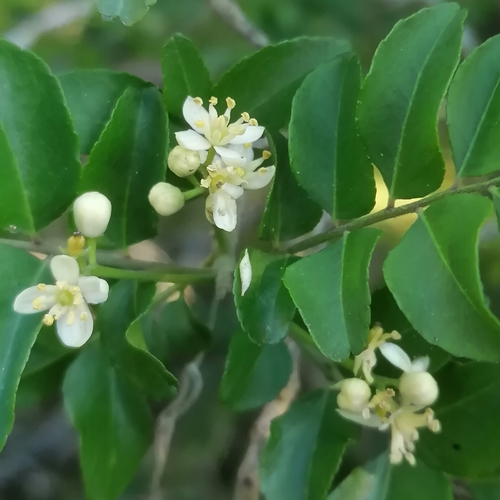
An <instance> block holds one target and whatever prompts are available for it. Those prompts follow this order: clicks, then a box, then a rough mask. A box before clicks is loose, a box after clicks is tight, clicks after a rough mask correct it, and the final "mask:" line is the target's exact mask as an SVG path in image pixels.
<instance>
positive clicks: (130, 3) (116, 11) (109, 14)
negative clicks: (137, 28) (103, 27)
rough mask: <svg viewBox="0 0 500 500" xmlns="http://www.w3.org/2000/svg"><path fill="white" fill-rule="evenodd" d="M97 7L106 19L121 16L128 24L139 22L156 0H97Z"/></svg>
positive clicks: (123, 21)
mask: <svg viewBox="0 0 500 500" xmlns="http://www.w3.org/2000/svg"><path fill="white" fill-rule="evenodd" d="M96 3H97V8H98V9H99V12H100V13H101V14H102V16H103V17H104V18H106V19H114V18H115V17H119V18H120V21H121V22H122V23H123V24H125V25H126V26H132V25H133V24H135V23H137V22H139V21H140V20H141V19H142V18H143V17H144V16H145V15H146V14H147V13H148V10H149V8H150V7H151V6H152V5H154V4H155V3H156V0H96Z"/></svg>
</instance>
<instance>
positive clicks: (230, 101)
mask: <svg viewBox="0 0 500 500" xmlns="http://www.w3.org/2000/svg"><path fill="white" fill-rule="evenodd" d="M226 104H227V107H228V108H229V109H234V107H235V106H236V101H235V100H234V99H232V98H231V97H227V98H226Z"/></svg>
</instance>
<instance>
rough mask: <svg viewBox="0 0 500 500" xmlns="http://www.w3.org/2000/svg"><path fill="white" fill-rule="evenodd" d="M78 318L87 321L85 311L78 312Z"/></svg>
mask: <svg viewBox="0 0 500 500" xmlns="http://www.w3.org/2000/svg"><path fill="white" fill-rule="evenodd" d="M80 320H81V321H87V313H86V312H82V313H80Z"/></svg>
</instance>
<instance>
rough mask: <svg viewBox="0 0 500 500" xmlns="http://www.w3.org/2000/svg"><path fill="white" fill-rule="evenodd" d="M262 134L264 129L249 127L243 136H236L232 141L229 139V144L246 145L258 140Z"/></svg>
mask: <svg viewBox="0 0 500 500" xmlns="http://www.w3.org/2000/svg"><path fill="white" fill-rule="evenodd" d="M263 133H264V127H260V126H252V125H249V126H248V127H247V129H246V130H245V132H244V133H243V134H241V135H237V136H236V137H235V138H234V139H231V140H230V141H229V143H230V144H246V143H248V142H254V141H256V140H257V139H260V138H261V137H262V134H263Z"/></svg>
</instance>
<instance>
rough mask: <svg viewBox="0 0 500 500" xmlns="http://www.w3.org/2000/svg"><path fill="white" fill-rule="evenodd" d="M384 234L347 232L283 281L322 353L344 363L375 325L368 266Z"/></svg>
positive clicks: (290, 269) (295, 266)
mask: <svg viewBox="0 0 500 500" xmlns="http://www.w3.org/2000/svg"><path fill="white" fill-rule="evenodd" d="M380 235H381V232H380V231H379V230H378V229H372V228H366V229H360V230H356V231H353V232H346V233H345V235H344V236H343V237H342V238H341V239H340V240H338V241H336V242H334V243H332V244H330V245H329V246H328V247H326V248H325V249H324V250H322V251H321V252H318V253H316V254H313V255H309V256H308V257H304V258H303V259H301V260H300V261H299V262H296V263H295V264H292V265H291V266H289V267H288V269H287V270H286V273H285V278H284V282H285V285H286V287H287V288H288V290H289V291H290V295H291V296H292V299H293V301H294V302H295V305H296V306H297V308H298V310H299V311H300V314H301V315H302V318H303V320H304V323H305V324H306V325H307V328H308V329H309V332H310V333H311V336H312V338H313V339H314V341H315V342H316V344H317V346H318V347H319V349H320V351H321V352H322V353H323V354H324V355H325V356H327V357H329V358H331V359H334V360H336V361H341V360H342V359H345V358H347V357H348V356H349V354H350V352H351V351H352V352H353V353H354V354H359V353H360V352H361V351H362V350H363V349H364V346H365V343H366V339H367V336H368V330H369V327H370V290H369V288H368V266H369V264H370V259H371V255H372V252H373V249H374V248H375V244H376V243H377V240H378V238H379V237H380Z"/></svg>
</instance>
